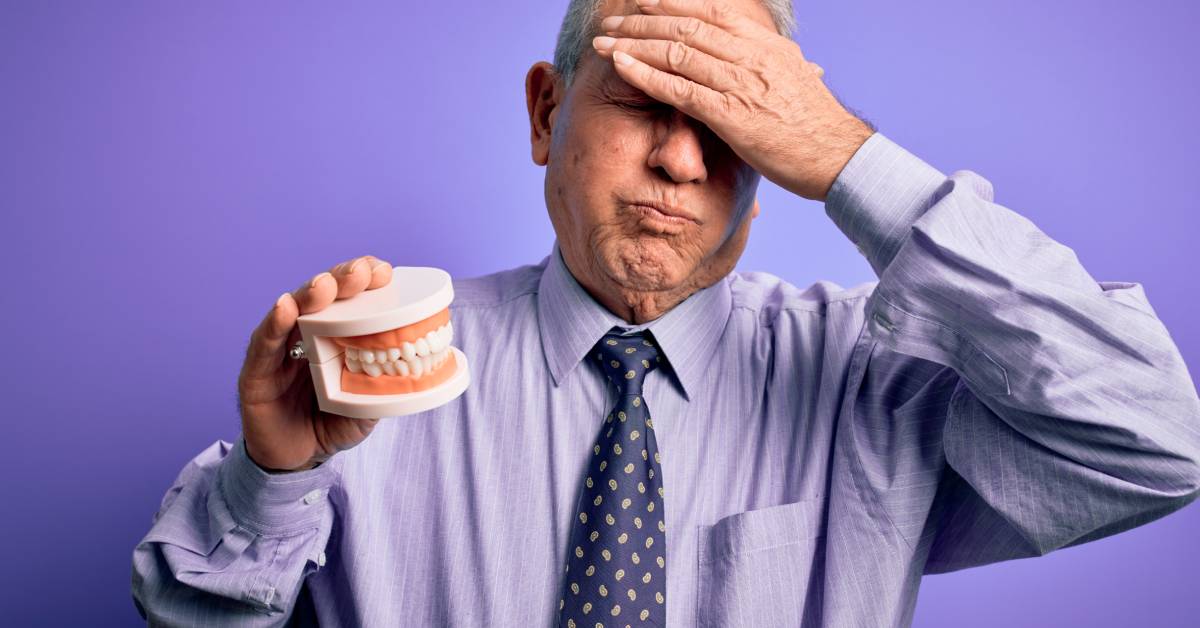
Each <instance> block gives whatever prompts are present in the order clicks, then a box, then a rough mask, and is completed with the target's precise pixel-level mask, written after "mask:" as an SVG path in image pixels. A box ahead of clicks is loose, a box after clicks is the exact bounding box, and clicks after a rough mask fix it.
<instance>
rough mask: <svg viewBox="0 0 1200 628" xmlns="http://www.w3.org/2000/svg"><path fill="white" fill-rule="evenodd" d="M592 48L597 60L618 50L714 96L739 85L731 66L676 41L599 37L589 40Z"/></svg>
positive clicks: (739, 80) (734, 68)
mask: <svg viewBox="0 0 1200 628" xmlns="http://www.w3.org/2000/svg"><path fill="white" fill-rule="evenodd" d="M592 45H593V46H595V48H596V52H597V53H598V54H599V55H600V56H609V55H611V54H612V51H613V50H620V51H621V52H625V53H629V54H631V55H633V56H635V57H637V58H638V59H641V60H642V61H644V62H645V63H648V64H650V65H652V66H654V67H656V68H658V69H660V70H663V71H666V72H673V73H675V74H678V75H680V76H683V77H686V78H688V79H691V80H693V81H695V82H697V83H699V84H700V85H703V86H706V87H708V88H711V89H714V90H716V91H718V92H727V91H732V90H733V89H735V88H737V87H738V86H739V85H740V84H741V82H742V81H741V79H739V78H738V77H737V73H738V72H739V70H738V69H737V67H736V66H734V65H733V64H731V63H727V62H725V61H722V60H720V59H717V58H714V57H713V56H711V55H709V54H708V53H705V52H703V51H701V50H697V49H696V48H692V47H690V46H688V45H686V44H683V43H681V42H678V41H666V40H662V39H614V38H612V37H604V36H601V37H596V38H595V39H593V40H592Z"/></svg>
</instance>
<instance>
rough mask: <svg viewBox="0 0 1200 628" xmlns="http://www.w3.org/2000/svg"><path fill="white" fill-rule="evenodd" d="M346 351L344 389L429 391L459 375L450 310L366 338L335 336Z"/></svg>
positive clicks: (376, 392)
mask: <svg viewBox="0 0 1200 628" xmlns="http://www.w3.org/2000/svg"><path fill="white" fill-rule="evenodd" d="M330 340H332V341H333V342H334V343H336V344H337V345H338V346H340V347H342V348H343V349H344V352H343V362H342V378H341V381H342V390H343V391H345V392H351V393H358V394H364V395H396V394H403V393H411V392H417V391H421V390H426V389H429V388H432V387H434V386H437V385H438V384H441V383H442V382H444V381H446V380H447V379H449V378H450V377H451V376H452V375H454V372H455V359H454V352H453V351H451V347H450V343H451V342H452V341H453V340H454V328H453V326H452V325H451V323H450V308H448V307H447V308H445V309H443V310H441V311H440V312H438V313H436V314H434V315H433V316H430V317H428V318H425V319H423V320H420V321H418V322H416V323H413V324H411V325H405V326H404V327H398V328H396V329H391V330H388V331H384V332H379V333H375V334H367V335H363V336H347V337H335V338H330Z"/></svg>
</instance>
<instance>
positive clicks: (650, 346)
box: [592, 328, 659, 396]
mask: <svg viewBox="0 0 1200 628" xmlns="http://www.w3.org/2000/svg"><path fill="white" fill-rule="evenodd" d="M615 329H616V328H614V330H615ZM592 357H593V358H594V359H595V360H596V361H597V362H599V363H600V367H601V368H602V369H603V370H604V374H605V375H607V376H608V380H609V381H610V382H612V383H614V384H616V386H617V391H618V392H620V393H621V395H622V396H625V395H640V394H642V382H643V381H644V380H645V378H646V373H649V372H650V371H653V370H654V369H656V368H658V363H659V355H658V346H657V345H655V344H654V341H653V340H651V339H650V336H649V335H648V334H647V333H645V332H638V333H636V334H632V335H629V336H622V335H620V334H618V333H616V332H615V331H610V332H608V333H607V334H604V337H603V338H601V339H600V342H597V343H596V350H595V352H594V353H593V355H592Z"/></svg>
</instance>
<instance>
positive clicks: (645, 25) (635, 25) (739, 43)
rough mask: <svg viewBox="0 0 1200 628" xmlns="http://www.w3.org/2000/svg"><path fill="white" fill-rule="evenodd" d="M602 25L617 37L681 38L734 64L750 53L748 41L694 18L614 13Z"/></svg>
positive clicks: (680, 39)
mask: <svg viewBox="0 0 1200 628" xmlns="http://www.w3.org/2000/svg"><path fill="white" fill-rule="evenodd" d="M600 28H601V30H603V31H604V32H605V34H606V35H611V36H613V37H636V38H639V39H663V40H668V41H671V40H673V41H681V42H683V43H685V44H687V45H689V46H691V47H692V48H695V49H696V50H700V51H703V52H705V53H707V54H709V55H711V56H713V57H716V58H718V59H722V60H725V61H729V62H730V63H740V62H741V61H742V59H743V58H744V57H745V56H746V53H747V51H746V42H745V41H744V40H742V39H740V38H738V37H734V36H733V35H730V34H729V32H727V31H725V30H722V29H720V28H718V27H716V26H713V25H712V24H709V23H708V22H704V21H701V20H700V19H698V18H694V17H676V16H672V15H638V14H634V15H610V16H608V17H606V18H604V19H603V20H601V21H600Z"/></svg>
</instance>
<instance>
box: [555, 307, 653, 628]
mask: <svg viewBox="0 0 1200 628" xmlns="http://www.w3.org/2000/svg"><path fill="white" fill-rule="evenodd" d="M616 332H617V328H616V327H614V328H613V329H612V330H611V331H609V333H607V334H605V336H604V337H603V338H601V339H600V342H598V343H596V346H595V348H594V349H593V350H592V352H591V353H590V354H589V357H590V359H592V360H595V361H597V362H599V363H600V365H601V367H602V368H603V369H604V373H605V375H607V376H608V381H610V382H612V383H613V384H615V385H616V387H617V404H616V407H614V408H613V410H612V412H611V413H610V414H609V415H608V416H606V417H605V418H604V422H603V423H602V424H601V425H600V433H599V434H598V435H597V437H596V442H595V444H594V445H593V446H592V450H591V452H589V453H590V455H589V457H588V469H587V475H586V479H585V480H584V482H583V485H582V487H581V488H580V494H579V502H578V504H577V506H576V508H575V511H574V515H575V519H574V524H573V526H572V529H571V542H570V545H569V546H568V547H569V549H568V552H567V566H566V572H565V577H564V578H563V593H562V598H561V599H560V600H559V603H558V608H559V626H566V627H568V628H571V627H579V628H583V627H585V626H586V627H587V628H592V627H594V626H610V627H611V626H627V625H628V626H646V625H651V626H665V625H666V619H665V618H666V614H667V611H666V609H667V606H666V602H667V598H666V594H667V587H666V584H667V563H666V556H667V543H666V541H667V538H666V530H667V527H666V525H665V519H664V518H663V500H662V496H663V489H662V467H661V466H660V465H661V462H662V460H661V458H660V457H659V453H658V446H657V444H656V443H655V440H654V423H653V421H652V420H651V418H650V413H649V410H647V408H646V401H645V399H643V398H642V381H643V380H644V378H645V377H646V373H648V372H650V371H653V370H654V369H655V368H657V367H658V365H659V360H660V357H659V355H658V348H657V347H656V346H655V345H654V343H653V342H652V341H651V340H650V338H649V337H648V336H647V335H646V334H645V333H643V332H638V333H637V334H633V335H629V336H621V335H619V334H618V333H616Z"/></svg>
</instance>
